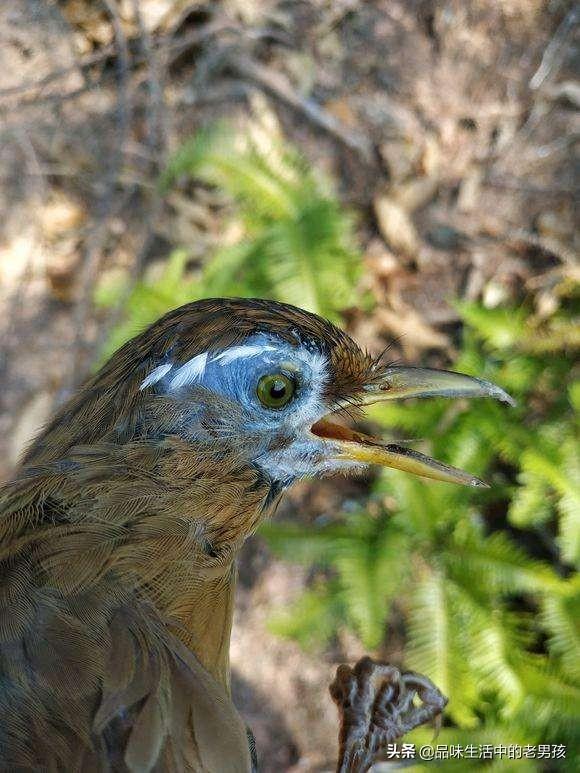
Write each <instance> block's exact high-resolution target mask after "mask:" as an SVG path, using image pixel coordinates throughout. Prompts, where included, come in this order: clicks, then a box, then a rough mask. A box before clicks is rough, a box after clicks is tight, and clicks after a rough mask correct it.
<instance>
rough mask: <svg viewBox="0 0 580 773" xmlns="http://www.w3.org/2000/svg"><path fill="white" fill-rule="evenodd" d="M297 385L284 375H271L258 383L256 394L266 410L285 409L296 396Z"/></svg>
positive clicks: (263, 377)
mask: <svg viewBox="0 0 580 773" xmlns="http://www.w3.org/2000/svg"><path fill="white" fill-rule="evenodd" d="M295 389H296V384H295V383H294V381H292V379H291V378H289V377H288V376H286V375H285V374H284V373H270V374H269V375H267V376H262V378H261V379H260V380H259V381H258V387H257V389H256V394H257V395H258V400H259V401H260V402H261V403H262V405H265V406H266V408H283V407H284V406H285V405H287V404H288V403H289V402H290V400H291V399H292V397H293V395H294V391H295Z"/></svg>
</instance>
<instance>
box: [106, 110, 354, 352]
mask: <svg viewBox="0 0 580 773" xmlns="http://www.w3.org/2000/svg"><path fill="white" fill-rule="evenodd" d="M183 179H192V180H194V181H195V182H196V183H197V184H201V185H211V186H214V187H215V188H217V189H218V190H219V191H221V192H222V193H224V194H226V195H227V196H228V197H229V199H230V204H231V206H230V207H229V209H227V210H225V211H224V213H223V217H224V218H226V217H228V216H229V217H233V218H234V219H235V221H236V223H237V224H238V225H239V226H241V228H239V229H238V230H240V233H241V236H240V238H239V240H238V242H237V243H235V244H233V245H228V246H222V247H219V248H217V249H216V250H215V252H214V253H213V254H211V255H208V257H207V259H206V260H205V261H204V262H203V264H202V265H195V264H193V265H192V261H191V250H190V249H188V248H187V245H184V246H183V248H180V249H178V250H175V251H174V252H173V253H172V254H171V255H170V257H169V259H168V261H167V263H166V264H165V266H164V268H163V271H162V272H161V273H160V274H154V275H146V276H145V278H144V279H142V280H141V281H139V282H138V283H137V284H136V285H135V287H133V288H132V289H130V288H129V287H128V286H127V281H126V280H125V281H124V282H123V281H122V282H120V283H116V284H115V283H113V284H111V283H110V282H109V283H108V284H107V283H102V284H101V285H100V286H99V287H98V288H97V290H96V294H95V299H96V302H97V305H99V306H101V307H103V308H110V307H115V306H119V304H121V303H122V304H123V307H124V315H123V321H122V323H121V324H119V325H117V326H116V327H115V329H114V330H113V331H112V333H111V336H110V338H109V340H108V342H107V344H106V347H105V349H104V351H103V357H107V356H109V355H110V354H112V352H114V351H115V350H116V349H117V348H118V347H119V346H120V345H121V344H122V343H124V342H125V341H126V340H127V339H128V338H130V337H131V336H132V335H134V334H135V333H137V332H139V330H141V329H143V328H144V327H146V326H147V325H148V324H150V323H151V322H152V321H153V320H155V319H157V318H158V317H159V316H161V315H162V314H164V313H165V312H167V311H169V310H170V309H172V308H175V307H176V306H179V305H181V304H184V303H187V302H189V301H194V300H197V299H199V298H204V297H205V298H207V297H224V296H237V297H240V296H241V297H256V296H260V297H264V298H273V299H277V300H282V301H286V302H288V303H293V304H295V305H298V306H301V307H303V308H306V309H309V310H311V311H314V312H317V313H318V314H321V315H322V316H324V317H327V318H328V319H332V320H338V318H339V316H340V312H341V311H343V310H344V309H345V308H347V307H348V306H349V305H351V304H353V303H354V302H355V300H356V299H357V298H358V295H357V278H358V276H359V273H360V255H359V253H358V252H357V250H356V248H355V240H354V228H353V218H352V216H351V215H350V214H348V213H346V212H344V211H343V209H342V208H341V207H340V204H339V202H338V200H337V198H336V196H335V195H334V194H333V192H332V191H331V189H330V186H329V185H328V183H326V182H325V181H324V180H323V179H322V178H321V177H319V175H317V174H316V173H315V172H314V171H313V170H312V169H311V168H310V167H309V166H308V165H307V163H306V161H305V160H304V159H303V158H301V156H300V155H299V154H298V153H297V152H296V151H295V150H293V149H292V148H290V147H288V146H286V145H285V144H284V143H283V142H282V141H281V139H279V138H277V137H274V136H273V137H271V138H270V139H269V142H268V143H267V144H266V145H265V146H264V147H258V145H257V143H256V142H255V141H254V140H253V139H252V137H251V133H247V134H239V135H236V134H234V133H233V131H232V130H231V129H230V128H228V127H227V126H226V125H217V126H214V127H211V128H209V129H206V130H202V131H200V132H198V134H197V135H196V136H195V137H193V138H192V139H191V140H189V141H188V142H186V143H185V144H184V145H183V146H182V147H181V148H180V149H179V150H178V151H177V152H176V153H175V155H174V156H173V158H172V159H171V160H170V162H169V164H168V167H167V169H166V171H165V173H164V175H163V176H162V179H161V187H162V189H163V190H167V189H168V188H169V187H170V186H172V185H176V184H178V182H179V180H183ZM232 208H233V214H232ZM228 213H229V215H228Z"/></svg>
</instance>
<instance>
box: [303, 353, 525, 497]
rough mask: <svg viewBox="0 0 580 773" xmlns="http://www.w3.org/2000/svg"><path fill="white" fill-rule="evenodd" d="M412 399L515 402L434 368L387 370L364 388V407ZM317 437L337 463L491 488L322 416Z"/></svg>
mask: <svg viewBox="0 0 580 773" xmlns="http://www.w3.org/2000/svg"><path fill="white" fill-rule="evenodd" d="M409 397H421V398H422V397H455V398H458V397H467V398H470V397H493V398H495V399H497V400H499V401H500V402H502V403H505V404H507V405H514V404H515V403H514V400H513V399H512V398H511V397H510V396H509V395H508V394H507V393H506V392H504V390H503V389H501V388H500V387H498V386H496V385H495V384H492V383H491V382H490V381H484V380H483V379H479V378H474V377H472V376H467V375H465V374H463V373H454V372H451V371H446V370H435V369H432V368H408V367H400V366H391V367H387V368H385V369H383V370H381V371H379V372H378V373H377V374H376V377H375V378H373V380H372V381H371V383H369V384H367V385H365V387H364V393H363V395H362V396H361V397H360V403H361V404H362V405H371V404H372V403H377V402H383V401H386V400H400V399H404V398H409ZM311 432H312V433H313V434H314V435H316V436H317V437H320V438H323V439H326V440H329V441H331V443H332V447H333V448H334V449H335V451H334V453H335V455H336V459H337V460H350V461H353V462H359V463H362V464H377V465H381V466H383V467H392V468H395V469H398V470H402V471H404V472H410V473H413V474H415V475H419V476H421V477H424V478H432V479H434V480H439V481H445V482H448V483H459V484H463V485H466V486H478V487H487V484H486V483H485V482H484V481H482V480H480V479H479V478H476V477H475V476H473V475H470V474H469V473H467V472H464V471H463V470H459V469H457V468H456V467H451V466H450V465H447V464H443V462H438V461H437V460H435V459H432V458H431V457H429V456H426V455H425V454H422V453H420V452H418V451H415V450H413V449H411V448H406V447H403V446H399V445H396V444H393V443H385V442H382V441H381V440H379V439H378V438H375V437H371V436H369V435H365V434H363V433H361V432H357V431H354V430H351V429H348V428H346V427H344V426H342V425H339V424H336V423H334V422H332V421H331V420H330V419H328V418H323V419H321V420H320V421H318V422H316V423H315V424H314V425H313V426H312V427H311Z"/></svg>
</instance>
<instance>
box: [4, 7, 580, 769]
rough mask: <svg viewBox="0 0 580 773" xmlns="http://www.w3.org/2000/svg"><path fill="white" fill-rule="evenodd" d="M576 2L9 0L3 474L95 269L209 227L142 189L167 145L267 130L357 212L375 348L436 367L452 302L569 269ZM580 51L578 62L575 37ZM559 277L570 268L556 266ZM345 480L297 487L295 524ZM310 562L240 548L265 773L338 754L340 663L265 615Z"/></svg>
mask: <svg viewBox="0 0 580 773" xmlns="http://www.w3.org/2000/svg"><path fill="white" fill-rule="evenodd" d="M577 23H578V11H577V9H576V11H574V8H573V4H572V3H569V2H564V1H563V0H562V1H561V2H556V1H554V2H550V3H546V2H540V0H511V2H502V0H479V1H478V2H473V3H465V2H462V0H444V1H443V2H432V1H430V0H400V1H399V0H375V2H370V3H368V2H362V0H335V1H334V2H333V1H332V0H310V1H309V2H298V1H296V2H276V1H275V0H261V1H260V0H245V1H244V0H224V1H223V2H209V1H208V2H203V1H198V2H187V0H140V2H135V1H134V0H133V1H132V0H119V2H113V0H106V2H102V3H101V2H88V1H85V0H60V1H59V2H57V3H54V2H49V1H48V0H44V2H43V1H42V0H14V2H11V3H4V4H3V5H2V7H1V8H0V73H1V75H0V115H1V119H0V170H1V172H0V173H1V175H2V185H1V186H0V211H1V212H2V218H1V222H0V312H1V313H0V330H1V338H0V342H1V343H0V374H1V386H2V388H1V390H0V479H2V478H6V477H7V476H8V475H9V474H10V472H11V470H12V469H13V467H14V465H15V463H16V460H17V459H18V457H19V455H20V453H21V452H22V449H23V447H24V446H25V445H26V443H27V442H28V441H29V439H30V438H31V436H32V435H33V434H34V432H35V431H36V430H37V429H38V427H39V426H41V425H42V423H43V422H44V421H46V419H47V418H48V416H49V415H50V412H51V411H52V410H53V409H54V406H55V405H56V404H58V403H59V402H61V401H62V400H63V399H65V398H66V397H67V395H69V394H70V393H71V391H72V390H73V389H74V388H75V387H76V386H77V385H78V384H79V383H80V382H81V381H82V379H83V377H84V376H85V375H86V374H87V373H88V372H89V371H90V368H91V366H92V363H93V362H94V361H95V359H96V357H97V355H98V352H99V349H100V348H101V346H102V344H103V341H104V340H105V339H106V336H107V333H108V331H109V330H110V329H111V327H112V326H113V325H114V324H115V322H117V321H118V320H119V319H120V318H121V315H122V309H119V310H117V311H115V312H111V311H110V310H109V311H107V312H106V313H105V312H103V310H102V309H101V310H99V309H97V308H96V307H95V305H94V303H93V294H94V288H95V286H96V284H97V283H98V282H99V281H101V279H102V277H103V276H107V275H113V274H115V273H124V274H125V275H127V276H129V277H130V278H131V279H132V280H133V281H135V280H137V278H139V277H140V276H142V274H143V273H144V272H147V271H152V270H154V269H155V266H156V265H157V264H158V263H159V262H160V261H162V260H163V259H164V258H165V257H166V256H167V255H168V254H169V252H170V251H171V249H173V248H174V247H176V246H183V245H185V246H187V247H188V248H191V249H192V252H193V253H194V254H197V255H198V258H197V259H195V258H194V260H193V262H192V271H195V269H196V266H197V264H196V260H197V263H199V262H200V261H203V259H204V258H205V257H207V254H208V252H210V251H211V249H212V247H213V246H215V245H216V244H217V243H219V239H220V233H221V231H220V226H221V222H220V215H219V211H216V208H215V206H214V202H213V200H212V197H211V195H210V193H209V192H207V191H206V192H204V191H197V192H196V194H195V196H192V197H191V198H189V197H186V196H184V195H181V194H178V193H174V194H170V195H169V196H167V197H162V196H161V194H160V193H159V190H158V188H157V186H156V180H157V177H158V174H159V172H160V170H162V169H163V168H164V164H165V162H166V159H167V157H168V154H169V153H170V152H171V151H172V150H174V149H175V148H176V147H178V146H179V144H180V142H182V141H183V140H184V139H185V138H187V137H189V136H190V135H192V134H194V133H195V131H196V129H197V128H198V127H200V126H202V125H206V124H208V123H209V122H211V121H214V120H216V119H219V118H227V119H229V120H232V121H234V122H236V123H239V124H244V122H248V121H250V120H255V119H256V117H257V116H258V117H259V118H260V120H262V121H274V120H275V121H277V122H279V124H280V125H281V127H282V130H283V132H284V134H285V136H286V137H287V138H288V140H289V141H290V142H292V143H293V144H294V145H295V146H296V147H298V148H299V149H300V151H301V152H302V153H303V154H304V155H305V156H306V157H307V158H308V159H309V160H310V161H311V162H312V164H313V165H314V166H316V167H317V168H319V169H320V170H322V171H323V172H325V173H327V174H328V175H329V176H330V177H331V178H332V179H334V180H335V181H336V186H337V192H338V194H339V197H340V198H341V200H342V201H343V202H344V203H345V204H346V205H347V206H348V207H350V208H352V209H353V210H354V211H355V212H356V213H357V215H358V236H359V240H360V245H361V250H362V253H363V255H364V265H365V272H364V277H363V280H362V281H363V288H362V289H364V290H367V291H369V292H370V293H372V294H373V296H374V299H375V302H376V305H375V309H374V311H373V313H372V314H371V315H369V314H364V313H363V312H362V311H360V310H358V309H354V308H353V309H347V310H346V311H345V319H346V324H347V325H348V327H349V329H350V330H351V331H352V333H353V335H354V336H355V337H356V338H357V339H358V340H360V341H361V342H362V343H363V344H364V345H366V346H367V347H368V348H369V349H371V350H374V351H379V350H380V349H382V348H384V346H385V345H386V343H388V342H389V341H392V340H395V343H394V344H393V349H392V352H393V358H394V359H397V358H401V359H404V360H406V361H409V362H418V361H422V362H431V363H439V364H441V363H446V362H448V361H449V359H450V358H451V357H452V356H453V352H454V350H455V347H456V345H457V341H458V334H459V332H460V323H459V319H458V315H457V311H456V309H455V307H454V305H453V304H452V300H453V299H456V298H463V299H471V300H482V301H483V302H484V303H485V304H486V305H488V306H494V305H497V304H499V303H503V302H505V301H506V300H510V299H512V300H514V301H518V300H520V299H521V298H522V297H526V296H527V297H530V298H532V299H533V303H535V304H536V307H537V309H538V310H539V311H540V312H542V311H545V313H550V311H551V310H552V309H553V307H554V304H555V303H557V299H556V298H555V297H554V296H553V294H552V293H551V292H550V290H551V277H552V276H553V275H554V272H557V271H558V270H559V267H561V266H562V265H567V266H570V265H572V264H573V263H574V260H575V251H576V250H577V246H578V245H577V242H575V238H576V239H577V236H576V237H575V235H574V179H575V178H574V171H575V170H574V164H573V158H572V154H573V149H574V143H575V142H576V141H577V137H578V129H579V126H578V112H577V109H578V106H579V105H580V86H579V85H578V82H577V81H574V80H573V76H572V72H573V65H574V61H573V56H574V47H573V42H574V36H575V35H576V36H577ZM576 56H577V52H576ZM576 270H577V269H576ZM361 485H363V486H364V483H362V484H361V483H358V484H357V483H341V485H340V486H338V487H337V486H336V485H334V484H332V483H324V484H316V486H310V485H306V484H304V485H302V486H300V487H299V488H297V489H296V490H295V491H294V493H293V494H292V496H291V497H290V498H289V499H288V501H287V502H286V503H285V504H284V508H285V511H286V514H288V515H293V516H294V517H300V518H303V519H306V520H310V519H314V518H316V517H318V516H320V515H323V514H324V513H327V512H333V511H334V510H336V509H338V508H339V507H340V504H341V502H342V501H343V500H344V499H345V498H348V497H352V496H355V495H356V493H357V491H359V490H360V486H361ZM307 581H308V577H307V576H306V574H305V572H303V571H302V570H299V569H297V568H296V567H294V566H288V565H287V564H284V563H282V562H279V561H277V560H275V559H273V558H272V557H271V556H270V555H269V553H268V551H267V550H266V548H265V547H264V545H263V544H262V543H261V542H260V541H259V540H252V541H250V543H249V544H248V546H247V549H246V550H245V553H244V555H243V557H242V561H241V566H240V593H239V596H238V606H237V612H236V623H235V629H234V635H233V643H232V664H233V670H234V695H235V698H236V701H237V703H238V705H239V706H240V707H241V710H242V712H243V713H244V715H245V716H246V717H247V720H248V724H249V725H250V726H251V727H252V729H253V731H254V733H255V735H256V739H257V744H258V749H259V752H260V757H261V760H262V768H261V769H262V770H263V771H265V772H269V771H272V772H273V771H281V770H304V771H316V770H323V769H329V768H331V767H332V760H333V759H334V756H335V746H336V731H337V726H336V716H335V710H334V707H333V705H332V704H331V701H330V698H329V696H328V684H329V683H330V681H331V679H332V677H333V672H334V669H335V667H336V664H337V663H339V662H343V661H352V660H354V659H355V658H357V657H359V656H360V655H362V654H363V652H362V649H361V646H360V643H359V642H357V641H356V640H355V639H354V638H351V637H349V636H347V635H346V634H345V635H344V637H343V638H341V640H340V641H338V642H337V643H336V647H335V649H334V651H333V652H331V653H328V654H327V655H326V657H325V658H324V659H323V660H321V658H320V656H318V655H315V654H308V653H305V652H304V651H303V650H301V649H300V648H299V647H298V645H296V644H292V643H289V642H286V641H282V640H280V639H279V638H276V637H274V636H273V635H272V634H271V633H269V632H268V629H267V619H268V615H269V614H270V612H271V610H272V608H273V607H275V606H284V605H285V604H287V603H289V602H290V601H291V600H292V599H293V598H295V597H296V595H297V594H298V592H299V591H300V589H301V588H303V587H304V585H305V584H306V583H307Z"/></svg>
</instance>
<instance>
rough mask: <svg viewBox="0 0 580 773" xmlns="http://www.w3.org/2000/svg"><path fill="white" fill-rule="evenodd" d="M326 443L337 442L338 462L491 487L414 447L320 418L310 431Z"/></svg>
mask: <svg viewBox="0 0 580 773" xmlns="http://www.w3.org/2000/svg"><path fill="white" fill-rule="evenodd" d="M310 431H311V432H312V433H313V434H314V435H317V436H318V437H320V438H323V439H324V440H331V441H333V445H334V446H335V447H336V448H337V450H336V458H337V459H350V460H354V461H359V462H363V463H364V464H380V465H382V466H383V467H394V468H395V469H397V470H404V471H405V472H412V473H414V474H415V475H421V476H422V477H424V478H433V479H434V480H442V481H447V482H448V483H461V484H462V485H464V486H478V487H484V488H487V487H488V486H487V483H484V482H483V481H482V480H480V479H479V478H476V477H474V476H473V475H470V474H469V473H467V472H463V470H458V469H457V468H456V467H451V466H449V465H447V464H443V462H438V461H436V460H435V459H432V458H431V457H430V456H426V455H425V454H421V453H419V451H414V450H413V449H411V448H405V447H403V446H398V445H394V444H392V443H388V444H387V443H383V442H382V441H381V440H379V439H378V438H374V437H371V436H370V435H365V434H363V433H362V432H357V431H356V430H352V429H349V428H348V427H344V426H342V425H341V424H335V423H334V422H332V421H329V420H328V419H320V421H317V422H316V423H315V424H313V425H312V427H311V430H310Z"/></svg>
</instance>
